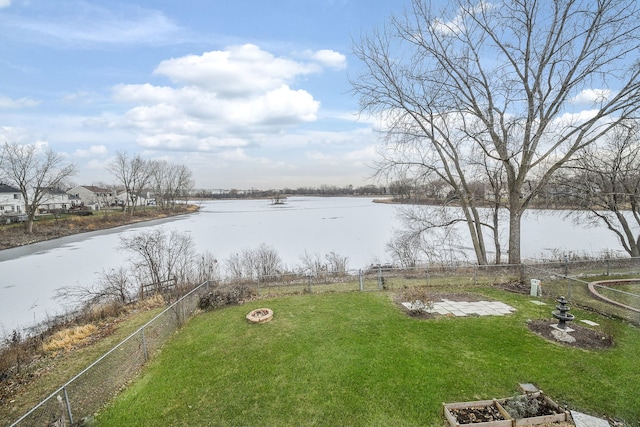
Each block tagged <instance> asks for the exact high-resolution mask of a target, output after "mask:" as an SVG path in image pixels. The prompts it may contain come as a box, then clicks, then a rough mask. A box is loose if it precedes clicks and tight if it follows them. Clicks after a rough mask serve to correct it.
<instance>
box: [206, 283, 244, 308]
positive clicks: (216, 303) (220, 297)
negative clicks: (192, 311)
mask: <svg viewBox="0 0 640 427" xmlns="http://www.w3.org/2000/svg"><path fill="white" fill-rule="evenodd" d="M250 296H251V288H250V287H249V286H248V285H247V284H244V283H241V284H235V285H231V286H223V287H218V288H216V289H213V290H212V291H210V292H208V293H206V294H204V295H200V301H199V302H198V307H200V309H202V310H205V309H209V308H218V307H224V306H227V305H232V304H239V303H241V302H242V301H244V300H245V299H247V298H248V297H250Z"/></svg>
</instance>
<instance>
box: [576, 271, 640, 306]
mask: <svg viewBox="0 0 640 427" xmlns="http://www.w3.org/2000/svg"><path fill="white" fill-rule="evenodd" d="M625 282H629V283H630V282H640V280H638V279H618V280H615V279H612V280H599V281H597V282H590V283H589V292H591V293H592V294H593V295H594V296H595V297H596V298H598V299H600V300H602V301H604V302H607V303H609V304H613V305H617V306H618V307H622V308H625V309H627V310H631V311H633V312H635V313H640V310H639V309H637V308H635V307H629V306H628V305H625V304H622V303H621V302H618V301H614V300H612V299H610V298H607V297H605V296H602V295H601V294H600V293H599V292H598V291H597V290H596V285H600V286H608V285H611V284H614V283H625Z"/></svg>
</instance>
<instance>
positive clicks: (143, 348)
mask: <svg viewBox="0 0 640 427" xmlns="http://www.w3.org/2000/svg"><path fill="white" fill-rule="evenodd" d="M142 355H143V356H144V361H145V362H147V361H148V360H149V355H148V354H147V340H146V339H145V337H144V328H142Z"/></svg>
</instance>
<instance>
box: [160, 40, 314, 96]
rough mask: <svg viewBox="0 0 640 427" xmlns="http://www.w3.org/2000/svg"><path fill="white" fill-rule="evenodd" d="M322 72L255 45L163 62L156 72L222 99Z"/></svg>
mask: <svg viewBox="0 0 640 427" xmlns="http://www.w3.org/2000/svg"><path fill="white" fill-rule="evenodd" d="M318 71H320V70H319V68H318V67H317V66H315V65H314V64H305V63H301V62H296V61H293V60H290V59H286V58H277V57H275V56H273V55H272V54H271V53H269V52H266V51H264V50H262V49H260V48H259V47H258V46H255V45H252V44H245V45H242V46H232V47H230V48H228V49H227V50H224V51H219V50H217V51H211V52H205V53H203V54H202V55H188V56H184V57H181V58H173V59H168V60H165V61H162V62H161V63H160V65H158V67H157V68H156V69H155V71H154V73H155V74H159V75H163V76H166V77H169V79H171V81H173V82H175V83H178V84H184V85H187V86H197V87H200V88H203V89H206V90H208V91H211V92H215V93H216V94H217V95H218V96H221V97H236V96H247V95H251V94H253V93H255V92H264V91H268V90H270V89H274V88H278V87H280V86H282V85H284V84H289V83H291V82H293V81H294V79H295V78H296V77H297V76H300V75H306V74H311V73H315V72H318Z"/></svg>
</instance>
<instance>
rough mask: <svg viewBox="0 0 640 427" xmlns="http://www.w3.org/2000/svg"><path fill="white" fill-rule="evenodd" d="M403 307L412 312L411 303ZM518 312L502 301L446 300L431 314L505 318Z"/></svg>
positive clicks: (434, 307)
mask: <svg viewBox="0 0 640 427" xmlns="http://www.w3.org/2000/svg"><path fill="white" fill-rule="evenodd" d="M402 305H403V306H405V307H406V308H407V309H409V310H411V309H412V307H413V304H412V303H410V302H403V303H402ZM514 311H516V309H515V308H513V307H511V306H510V305H507V304H505V303H503V302H501V301H475V302H467V301H450V300H447V299H444V300H442V301H438V302H434V303H433V308H432V309H431V311H430V312H431V313H437V314H440V315H443V316H446V315H454V316H458V317H465V316H471V315H477V316H504V315H506V314H511V313H513V312H514Z"/></svg>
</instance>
